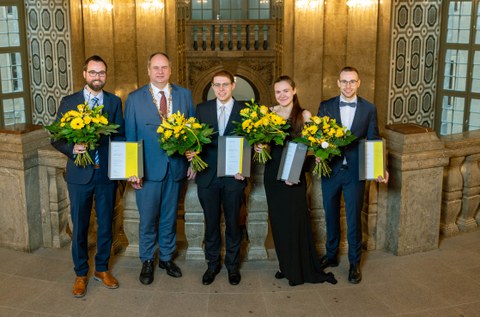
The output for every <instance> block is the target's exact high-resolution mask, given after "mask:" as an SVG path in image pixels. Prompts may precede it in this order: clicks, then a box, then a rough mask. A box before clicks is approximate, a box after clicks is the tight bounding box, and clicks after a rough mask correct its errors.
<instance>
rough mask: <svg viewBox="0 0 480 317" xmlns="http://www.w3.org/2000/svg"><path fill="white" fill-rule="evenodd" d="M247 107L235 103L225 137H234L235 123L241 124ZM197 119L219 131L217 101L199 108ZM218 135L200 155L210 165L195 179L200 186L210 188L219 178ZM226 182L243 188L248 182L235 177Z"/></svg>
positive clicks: (210, 101)
mask: <svg viewBox="0 0 480 317" xmlns="http://www.w3.org/2000/svg"><path fill="white" fill-rule="evenodd" d="M244 107H245V104H244V103H243V102H239V101H236V100H235V101H234V103H233V108H232V112H231V113H230V117H229V118H228V122H227V126H226V127H225V132H224V133H223V135H224V136H228V135H232V133H233V132H234V130H235V124H234V123H233V122H241V121H242V117H241V116H240V110H242V109H243V108H244ZM196 117H197V119H198V120H199V121H200V122H201V123H206V124H208V125H210V126H211V127H212V128H213V130H214V131H218V118H217V99H212V100H209V101H206V102H204V103H202V104H199V105H198V106H197V114H196ZM218 136H219V135H218V133H215V134H214V135H213V136H212V143H209V144H206V145H204V146H203V148H202V152H201V153H200V156H201V158H202V159H203V160H204V161H205V162H206V163H207V164H208V167H207V168H206V169H204V170H203V171H201V172H199V173H197V176H196V178H195V180H196V183H197V185H198V186H201V187H208V186H209V185H210V183H211V182H212V180H213V179H214V178H215V177H217V157H218ZM224 181H226V182H228V183H229V184H230V183H231V186H233V187H238V188H242V187H245V184H246V181H238V180H235V178H234V177H225V178H224Z"/></svg>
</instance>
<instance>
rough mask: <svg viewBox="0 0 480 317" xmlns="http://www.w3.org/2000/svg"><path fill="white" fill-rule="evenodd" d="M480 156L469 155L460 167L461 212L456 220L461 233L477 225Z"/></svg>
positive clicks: (474, 228) (479, 191) (471, 229)
mask: <svg viewBox="0 0 480 317" xmlns="http://www.w3.org/2000/svg"><path fill="white" fill-rule="evenodd" d="M479 161H480V154H478V153H477V154H473V155H469V156H467V157H466V158H465V162H464V163H463V166H462V169H461V171H462V174H463V204H462V211H461V213H460V216H459V217H458V220H457V225H458V228H459V229H460V230H461V231H467V232H468V231H473V230H476V229H477V227H478V225H477V221H476V220H475V216H476V213H477V211H478V207H479V205H480V168H479V165H478V164H479Z"/></svg>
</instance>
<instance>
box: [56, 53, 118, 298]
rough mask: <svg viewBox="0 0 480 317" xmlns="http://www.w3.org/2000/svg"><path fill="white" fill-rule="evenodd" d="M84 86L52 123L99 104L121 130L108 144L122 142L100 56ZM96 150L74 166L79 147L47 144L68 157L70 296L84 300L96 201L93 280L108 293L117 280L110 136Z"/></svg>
mask: <svg viewBox="0 0 480 317" xmlns="http://www.w3.org/2000/svg"><path fill="white" fill-rule="evenodd" d="M83 78H84V79H85V83H86V85H85V87H84V88H83V90H81V91H79V92H77V93H75V94H73V95H70V96H66V97H65V98H63V99H62V101H61V103H60V107H59V108H58V111H57V120H60V119H61V117H62V116H63V115H64V114H65V113H67V112H68V111H70V110H77V106H78V105H79V104H87V105H88V106H90V107H92V108H93V107H96V106H100V105H103V106H104V108H103V109H102V111H103V113H106V114H108V121H109V122H111V123H115V124H118V125H120V127H119V128H118V133H116V134H113V135H112V140H118V141H121V140H124V131H125V123H124V120H123V114H122V101H121V100H120V98H118V97H117V96H115V95H114V94H111V93H109V92H107V91H104V90H103V87H104V86H105V83H106V79H107V64H106V63H105V61H104V60H103V59H102V58H101V57H100V56H96V55H94V56H91V57H89V58H88V59H87V60H86V61H85V64H84V66H83ZM99 143H100V144H99V146H98V148H97V149H96V150H93V151H90V156H91V157H92V158H93V159H94V163H95V165H87V166H86V167H82V166H76V165H75V163H74V160H75V157H76V155H77V154H80V153H85V151H86V148H85V146H84V145H83V144H68V143H67V142H66V141H65V140H64V139H60V140H58V141H55V142H52V145H53V146H54V147H55V148H56V149H57V150H59V151H60V152H62V153H63V154H65V155H66V156H67V157H68V160H67V169H66V174H65V180H66V182H67V187H68V195H69V198H70V213H71V218H72V223H73V230H72V257H73V264H74V270H75V273H76V275H77V277H76V279H75V283H74V285H73V288H72V293H73V296H75V297H83V296H84V295H85V293H86V292H87V283H88V277H87V274H88V270H89V266H88V241H87V238H88V227H89V224H90V215H91V210H92V204H93V198H94V197H95V212H96V216H97V225H98V229H97V254H96V255H95V273H94V279H95V280H97V281H101V282H102V283H103V285H104V286H105V287H107V288H118V281H117V280H116V279H115V277H113V275H112V274H111V273H110V271H109V268H108V262H109V259H110V249H111V246H112V221H113V211H114V207H115V194H116V191H117V183H116V181H111V180H110V179H109V178H108V144H109V137H108V136H102V137H101V138H100V142H99Z"/></svg>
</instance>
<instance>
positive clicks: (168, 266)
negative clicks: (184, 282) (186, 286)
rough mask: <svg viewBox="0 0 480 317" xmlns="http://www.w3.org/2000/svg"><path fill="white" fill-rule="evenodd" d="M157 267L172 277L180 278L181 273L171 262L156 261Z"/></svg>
mask: <svg viewBox="0 0 480 317" xmlns="http://www.w3.org/2000/svg"><path fill="white" fill-rule="evenodd" d="M158 267H159V268H161V269H164V270H167V274H168V275H170V276H173V277H181V276H182V271H180V268H179V267H178V266H177V265H176V264H175V263H174V262H173V261H172V260H170V261H158Z"/></svg>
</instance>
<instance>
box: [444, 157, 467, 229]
mask: <svg viewBox="0 0 480 317" xmlns="http://www.w3.org/2000/svg"><path fill="white" fill-rule="evenodd" d="M464 160H465V157H464V156H460V157H452V158H451V159H450V164H449V166H447V167H446V168H445V173H444V176H443V193H442V213H441V216H440V233H441V234H442V235H443V236H444V237H451V236H454V235H456V234H458V226H457V223H456V222H457V217H458V215H459V214H460V211H461V209H462V189H463V176H462V173H461V171H460V167H461V166H462V163H463V161H464Z"/></svg>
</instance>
